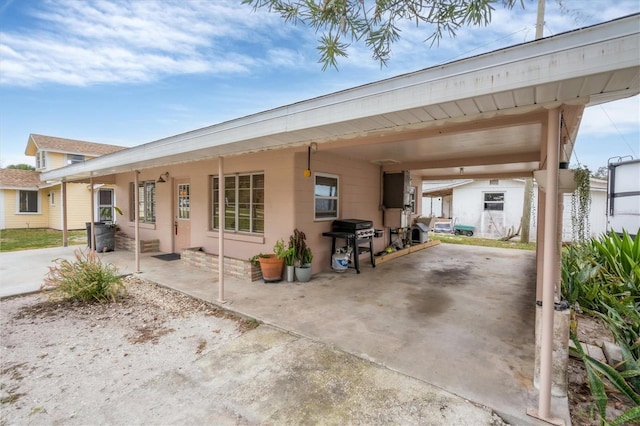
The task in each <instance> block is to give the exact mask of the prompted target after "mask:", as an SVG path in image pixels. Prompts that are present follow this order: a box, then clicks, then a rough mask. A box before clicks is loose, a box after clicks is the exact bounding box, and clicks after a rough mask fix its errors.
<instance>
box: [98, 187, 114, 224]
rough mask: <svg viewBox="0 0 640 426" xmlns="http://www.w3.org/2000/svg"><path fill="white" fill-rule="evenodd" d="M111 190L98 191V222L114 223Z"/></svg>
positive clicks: (102, 189)
mask: <svg viewBox="0 0 640 426" xmlns="http://www.w3.org/2000/svg"><path fill="white" fill-rule="evenodd" d="M113 210H114V209H113V189H112V188H100V190H99V191H98V213H99V215H100V221H105V222H114V219H115V216H114V211H113Z"/></svg>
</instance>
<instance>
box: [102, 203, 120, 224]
mask: <svg viewBox="0 0 640 426" xmlns="http://www.w3.org/2000/svg"><path fill="white" fill-rule="evenodd" d="M114 212H115V213H117V214H118V215H119V216H122V210H120V207H117V206H113V207H102V208H101V209H100V221H104V222H107V223H113V222H115V220H114V217H113V215H114Z"/></svg>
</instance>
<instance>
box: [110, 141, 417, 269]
mask: <svg viewBox="0 0 640 426" xmlns="http://www.w3.org/2000/svg"><path fill="white" fill-rule="evenodd" d="M306 168H307V148H306V147H300V148H296V149H283V150H275V151H266V152H259V153H255V154H248V155H243V156H236V157H228V158H225V159H224V173H225V174H231V173H246V172H261V171H262V172H264V175H265V234H264V235H240V234H233V233H228V232H227V233H225V255H226V256H229V257H235V258H240V259H247V258H249V257H251V256H253V255H255V254H257V253H261V252H271V251H272V247H273V244H274V243H275V241H276V240H277V239H279V238H283V239H284V240H285V241H287V240H288V238H289V235H290V234H291V233H292V232H293V230H294V229H295V228H298V229H300V230H302V231H303V232H305V234H306V235H307V244H308V246H309V247H311V249H312V250H313V254H314V259H313V268H314V271H316V272H318V271H321V270H328V269H329V265H330V257H331V253H330V251H331V239H330V238H326V237H323V236H322V233H323V232H325V231H329V230H330V229H331V221H315V220H314V213H313V209H314V201H313V200H314V198H313V192H314V185H313V181H314V180H313V173H315V172H321V173H328V174H333V175H337V176H338V177H339V194H340V196H339V197H340V199H339V203H340V204H339V211H340V217H341V218H357V219H368V220H372V221H373V222H374V227H376V228H378V229H383V226H382V213H381V211H380V207H379V206H380V169H379V166H377V165H375V164H371V163H369V162H364V161H358V160H353V159H347V158H340V157H336V156H335V155H331V154H329V153H327V152H322V149H321V148H320V149H319V150H318V152H316V153H313V154H312V156H311V171H312V176H311V177H305V176H304V170H305V169H306ZM167 171H168V172H169V174H170V177H171V178H172V179H182V178H188V179H190V183H191V234H190V240H191V242H190V246H191V247H202V248H204V250H205V251H207V252H209V253H217V252H218V233H217V232H213V231H210V230H209V216H210V214H211V213H210V209H211V195H210V194H211V188H210V177H211V176H212V175H217V174H218V161H217V159H212V160H203V161H199V162H192V163H188V164H181V165H175V166H170V167H162V168H154V169H147V170H142V171H141V172H140V174H139V180H140V181H145V180H157V179H158V177H159V176H160V174H161V173H164V172H167ZM133 177H134V175H133V173H126V174H121V175H119V176H117V179H116V181H117V186H118V188H117V193H118V199H119V200H120V206H119V207H120V208H121V209H122V210H123V212H124V215H123V216H122V219H120V220H119V223H120V226H121V228H122V230H123V231H124V232H126V233H127V234H128V235H130V236H133V235H134V228H133V222H129V221H128V219H129V202H128V199H129V198H128V197H129V195H128V194H129V183H130V182H132V181H133ZM173 186H174V185H172V184H170V183H157V184H156V202H157V211H156V223H155V225H152V224H141V229H140V238H141V239H143V240H145V239H155V238H157V239H159V240H160V250H161V251H163V252H171V251H173V217H172V203H173V201H172V200H173V193H172V191H173ZM125 194H126V195H125ZM125 200H126V201H125ZM418 211H420V206H418ZM387 241H388V233H387V232H386V231H385V236H384V237H383V238H378V239H375V251H379V250H382V249H383V248H384V247H385V246H386V244H387ZM362 259H363V262H364V259H365V257H364V256H363V258H362Z"/></svg>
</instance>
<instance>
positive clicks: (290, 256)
mask: <svg viewBox="0 0 640 426" xmlns="http://www.w3.org/2000/svg"><path fill="white" fill-rule="evenodd" d="M295 264H296V251H295V250H294V248H293V247H291V246H289V247H288V248H287V250H286V251H285V253H284V278H285V281H287V282H289V283H290V282H293V281H294V279H295V273H294V268H295Z"/></svg>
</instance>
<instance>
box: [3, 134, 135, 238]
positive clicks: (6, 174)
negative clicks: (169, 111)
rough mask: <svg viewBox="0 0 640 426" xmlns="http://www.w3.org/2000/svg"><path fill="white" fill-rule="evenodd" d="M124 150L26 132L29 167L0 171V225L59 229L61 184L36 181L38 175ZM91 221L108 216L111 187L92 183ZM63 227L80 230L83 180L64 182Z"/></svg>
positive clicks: (86, 211) (85, 204) (84, 209)
mask: <svg viewBox="0 0 640 426" xmlns="http://www.w3.org/2000/svg"><path fill="white" fill-rule="evenodd" d="M122 149H124V147H121V146H115V145H107V144H100V143H93V142H85V141H78V140H73V139H64V138H56V137H52V136H43V135H36V134H31V135H29V140H28V142H27V147H26V149H25V154H26V155H27V156H31V157H35V160H36V161H35V167H36V170H35V171H30V170H15V169H0V229H13V228H51V229H58V230H61V229H63V226H64V224H63V212H62V208H63V203H62V184H61V182H60V180H55V181H52V182H42V181H41V180H40V174H41V173H44V172H48V171H51V170H55V169H57V168H60V167H64V166H67V165H71V164H78V163H83V162H85V161H88V160H91V159H93V158H96V157H99V156H101V155H105V154H110V153H113V152H116V151H120V150H122ZM94 188H95V189H96V191H95V205H94V211H95V218H94V220H113V217H114V211H113V206H114V205H115V201H116V198H115V197H116V196H115V187H114V186H113V185H108V184H106V185H105V184H98V185H94ZM66 197H67V229H83V228H85V226H86V225H85V223H86V222H87V221H88V220H89V218H90V217H91V191H90V187H88V185H87V184H86V183H74V182H69V183H67V184H66Z"/></svg>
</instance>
